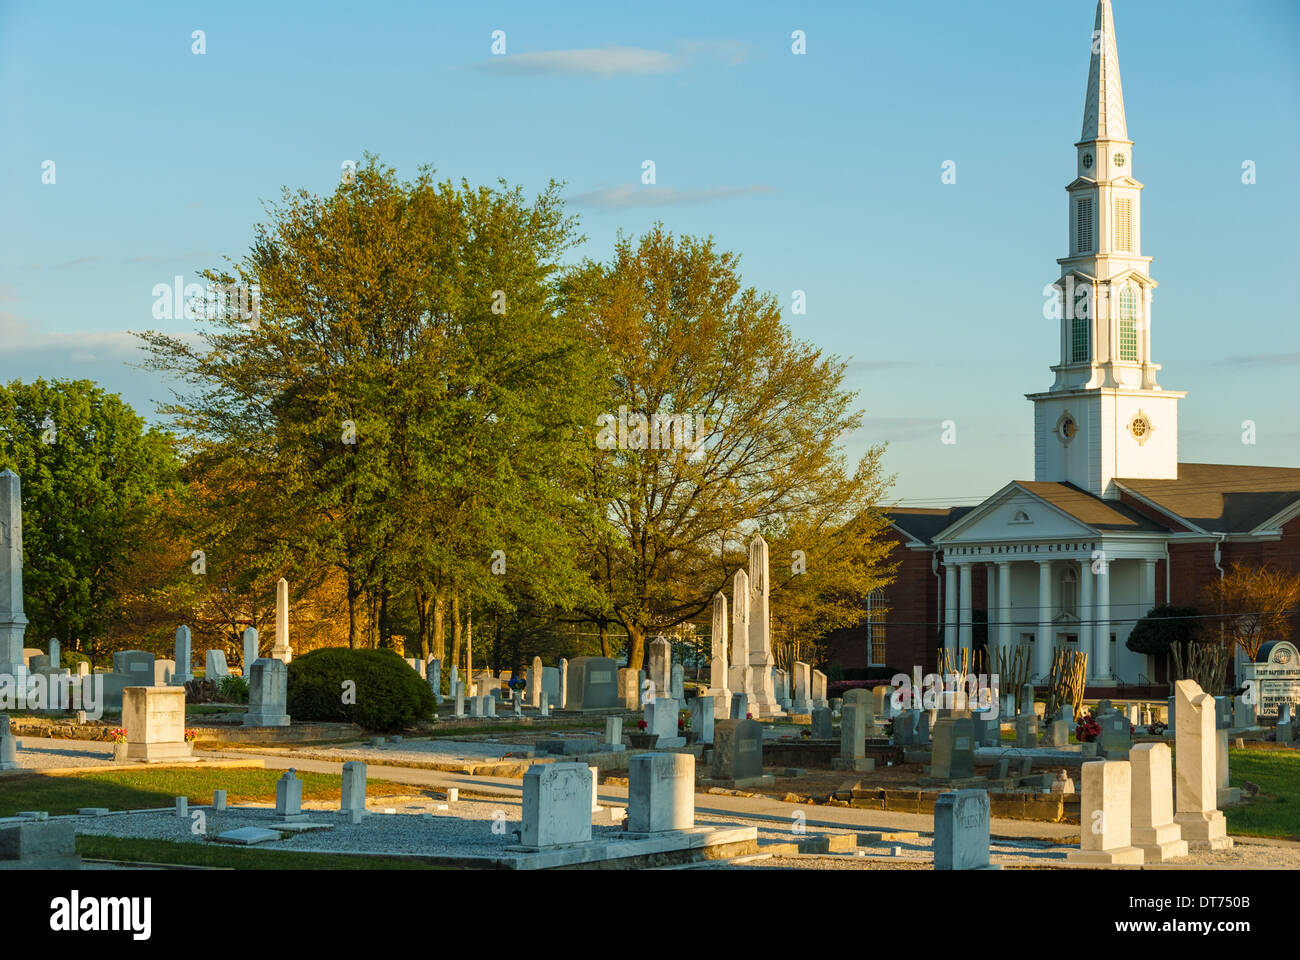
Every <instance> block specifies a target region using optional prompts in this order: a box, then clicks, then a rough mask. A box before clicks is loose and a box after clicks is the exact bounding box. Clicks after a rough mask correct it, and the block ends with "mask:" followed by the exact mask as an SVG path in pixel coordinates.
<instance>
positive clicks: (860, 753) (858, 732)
mask: <svg viewBox="0 0 1300 960" xmlns="http://www.w3.org/2000/svg"><path fill="white" fill-rule="evenodd" d="M868 712H869V708H867V707H862V706H858V705H857V704H853V703H850V704H849V705H848V706H846V707H844V708H843V709H842V711H841V713H840V756H839V761H840V762H839V766H840V767H841V768H842V769H845V770H857V771H861V772H866V771H869V770H874V769H876V761H875V760H874V759H871V758H869V757H868V756H867V714H868Z"/></svg>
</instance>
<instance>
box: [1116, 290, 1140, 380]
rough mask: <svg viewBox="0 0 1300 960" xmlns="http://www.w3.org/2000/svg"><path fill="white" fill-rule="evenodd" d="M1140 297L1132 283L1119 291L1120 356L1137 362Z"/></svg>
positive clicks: (1122, 358)
mask: <svg viewBox="0 0 1300 960" xmlns="http://www.w3.org/2000/svg"><path fill="white" fill-rule="evenodd" d="M1137 320H1138V297H1137V291H1136V290H1134V289H1133V287H1132V285H1125V287H1124V288H1123V289H1122V290H1120V292H1119V358H1120V359H1121V360H1131V361H1134V362H1136V361H1137V358H1138V335H1137Z"/></svg>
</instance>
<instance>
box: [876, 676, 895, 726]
mask: <svg viewBox="0 0 1300 960" xmlns="http://www.w3.org/2000/svg"><path fill="white" fill-rule="evenodd" d="M892 692H893V690H892V688H890V687H887V686H881V685H877V686H874V687H872V688H871V710H872V713H873V714H874V716H876V717H877V718H878V719H879V720H880V721H881V722H882V723H883V722H884V721H885V720H888V719H889V718H890V716H892V710H893V707H892V705H891V704H890V694H891V693H892Z"/></svg>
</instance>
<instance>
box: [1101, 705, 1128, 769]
mask: <svg viewBox="0 0 1300 960" xmlns="http://www.w3.org/2000/svg"><path fill="white" fill-rule="evenodd" d="M1132 746H1133V738H1132V736H1130V734H1129V721H1128V717H1127V715H1125V714H1123V713H1121V712H1119V711H1118V710H1113V711H1111V712H1110V713H1108V714H1106V715H1105V716H1104V717H1102V718H1101V733H1100V734H1099V735H1098V737H1097V752H1098V754H1099V755H1101V756H1104V757H1106V759H1108V760H1126V759H1128V752H1129V749H1130V748H1131V747H1132Z"/></svg>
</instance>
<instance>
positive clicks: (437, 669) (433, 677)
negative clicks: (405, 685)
mask: <svg viewBox="0 0 1300 960" xmlns="http://www.w3.org/2000/svg"><path fill="white" fill-rule="evenodd" d="M424 673H425V679H427V680H428V681H429V689H430V690H431V691H433V702H434V704H435V705H436V706H439V707H440V706H442V661H441V660H438V659H432V660H430V661H429V666H428V667H427V668H426V669H425V671H424Z"/></svg>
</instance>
